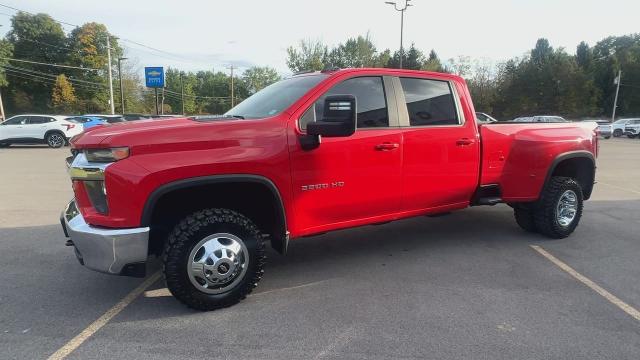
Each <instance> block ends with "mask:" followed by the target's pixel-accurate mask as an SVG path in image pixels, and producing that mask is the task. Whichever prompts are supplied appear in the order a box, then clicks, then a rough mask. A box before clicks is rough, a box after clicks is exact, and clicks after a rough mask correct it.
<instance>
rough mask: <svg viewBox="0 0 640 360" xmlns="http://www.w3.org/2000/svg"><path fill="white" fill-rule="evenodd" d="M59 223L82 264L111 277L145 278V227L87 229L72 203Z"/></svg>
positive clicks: (146, 237) (88, 227)
mask: <svg viewBox="0 0 640 360" xmlns="http://www.w3.org/2000/svg"><path fill="white" fill-rule="evenodd" d="M60 222H61V224H62V228H63V231H64V233H65V236H67V237H69V238H70V239H71V241H72V242H73V246H74V247H75V253H76V256H77V257H78V260H79V261H80V263H81V264H82V265H84V266H86V267H88V268H89V269H92V270H96V271H99V272H103V273H107V274H112V275H127V276H136V277H143V276H144V275H145V268H146V261H147V256H148V247H149V228H148V227H143V228H132V229H106V228H99V227H94V226H91V225H89V224H87V223H86V222H85V221H84V218H83V217H82V215H81V214H80V212H79V211H78V209H77V207H76V203H75V200H74V201H71V202H70V203H69V205H67V207H66V208H65V210H64V211H63V212H62V215H61V216H60Z"/></svg>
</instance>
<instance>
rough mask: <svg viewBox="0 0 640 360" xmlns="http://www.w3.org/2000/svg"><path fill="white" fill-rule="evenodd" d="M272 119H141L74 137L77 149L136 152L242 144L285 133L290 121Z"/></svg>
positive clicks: (94, 128) (277, 118)
mask: <svg viewBox="0 0 640 360" xmlns="http://www.w3.org/2000/svg"><path fill="white" fill-rule="evenodd" d="M280 120H281V119H280V118H279V117H273V118H268V119H247V120H243V119H234V118H219V119H214V120H202V121H197V120H193V119H190V118H172V119H160V120H139V121H132V122H124V123H117V124H110V125H106V126H96V127H93V128H90V129H88V130H87V131H85V132H84V133H82V134H80V135H78V136H77V137H75V138H73V139H72V140H71V143H72V146H73V147H74V148H77V149H87V148H107V147H120V146H126V147H129V148H130V149H131V151H132V154H145V153H156V152H168V151H187V150H198V149H202V150H204V149H211V148H217V147H221V146H222V147H230V146H240V143H242V141H243V140H251V139H255V138H263V139H264V138H270V137H272V136H282V135H283V134H284V129H285V125H286V122H281V121H280Z"/></svg>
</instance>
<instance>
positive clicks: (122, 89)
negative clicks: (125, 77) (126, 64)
mask: <svg viewBox="0 0 640 360" xmlns="http://www.w3.org/2000/svg"><path fill="white" fill-rule="evenodd" d="M122 60H127V58H121V57H119V58H118V77H119V78H120V105H121V106H122V116H124V87H123V86H122V66H121V64H120V62H121V61H122Z"/></svg>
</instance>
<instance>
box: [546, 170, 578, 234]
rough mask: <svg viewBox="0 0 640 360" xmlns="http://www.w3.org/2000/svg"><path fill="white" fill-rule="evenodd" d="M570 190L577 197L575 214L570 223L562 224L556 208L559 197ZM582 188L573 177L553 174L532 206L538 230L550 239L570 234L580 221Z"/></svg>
mask: <svg viewBox="0 0 640 360" xmlns="http://www.w3.org/2000/svg"><path fill="white" fill-rule="evenodd" d="M567 190H572V191H573V192H574V193H575V194H576V197H577V209H576V214H575V217H574V218H573V220H572V221H571V223H569V224H568V225H567V226H563V225H561V224H560V223H559V222H558V217H557V208H558V202H559V201H560V197H561V196H562V194H564V193H565V192H566V191H567ZM583 206H584V203H583V195H582V188H581V187H580V184H578V183H577V182H576V181H575V180H574V179H572V178H568V177H562V176H554V177H552V178H551V179H550V180H549V182H548V183H547V184H546V185H545V187H544V190H543V192H542V194H541V196H540V199H539V200H538V202H537V203H536V205H535V206H534V211H533V218H534V221H535V226H536V229H537V230H538V232H539V233H540V234H542V235H545V236H547V237H549V238H552V239H564V238H566V237H567V236H569V235H571V233H573V231H574V230H575V229H576V227H577V226H578V223H580V218H581V217H582V209H583Z"/></svg>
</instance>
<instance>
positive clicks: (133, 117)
mask: <svg viewBox="0 0 640 360" xmlns="http://www.w3.org/2000/svg"><path fill="white" fill-rule="evenodd" d="M123 117H124V119H125V120H127V121H136V120H147V119H151V118H152V117H151V116H150V115H142V114H124V115H123Z"/></svg>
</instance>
